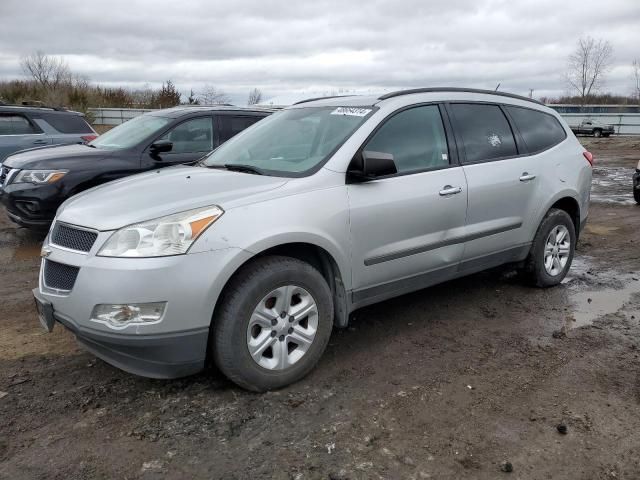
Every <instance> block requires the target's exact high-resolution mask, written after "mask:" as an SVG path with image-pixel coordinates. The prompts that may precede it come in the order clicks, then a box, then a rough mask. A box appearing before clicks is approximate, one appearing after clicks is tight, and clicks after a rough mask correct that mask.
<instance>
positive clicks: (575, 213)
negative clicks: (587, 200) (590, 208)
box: [538, 192, 581, 239]
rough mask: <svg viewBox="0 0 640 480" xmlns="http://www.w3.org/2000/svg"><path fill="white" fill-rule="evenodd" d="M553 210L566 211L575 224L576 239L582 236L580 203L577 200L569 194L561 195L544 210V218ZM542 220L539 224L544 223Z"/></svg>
mask: <svg viewBox="0 0 640 480" xmlns="http://www.w3.org/2000/svg"><path fill="white" fill-rule="evenodd" d="M552 208H557V209H559V210H564V211H565V212H567V214H568V215H569V217H571V221H572V222H573V226H574V228H575V232H576V239H577V238H579V236H580V223H581V222H580V218H581V217H580V203H579V202H578V200H577V198H576V197H575V196H574V195H572V194H568V193H566V192H565V193H564V194H561V195H559V196H558V197H557V198H555V199H553V200H552V202H551V204H550V205H549V206H548V207H547V208H546V209H545V210H544V213H543V215H542V218H544V216H545V215H546V214H547V213H548V212H549V210H551V209H552ZM542 218H540V220H539V222H538V224H539V223H540V222H541V221H542Z"/></svg>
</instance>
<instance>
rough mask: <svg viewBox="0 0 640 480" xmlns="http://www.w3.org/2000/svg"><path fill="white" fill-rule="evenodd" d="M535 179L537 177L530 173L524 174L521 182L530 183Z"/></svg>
mask: <svg viewBox="0 0 640 480" xmlns="http://www.w3.org/2000/svg"><path fill="white" fill-rule="evenodd" d="M534 178H536V176H535V175H531V174H529V172H524V173H523V174H522V175H521V176H520V181H521V182H529V181H531V180H533V179H534Z"/></svg>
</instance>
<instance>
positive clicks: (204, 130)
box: [159, 117, 213, 153]
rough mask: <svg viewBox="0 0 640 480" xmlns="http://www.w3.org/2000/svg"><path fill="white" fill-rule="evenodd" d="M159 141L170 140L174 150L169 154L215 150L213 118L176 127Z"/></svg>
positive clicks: (197, 119) (195, 120) (188, 121)
mask: <svg viewBox="0 0 640 480" xmlns="http://www.w3.org/2000/svg"><path fill="white" fill-rule="evenodd" d="M159 140H169V141H170V142H172V143H173V148H172V149H171V151H170V152H169V153H197V152H204V153H206V152H210V151H211V150H213V123H212V119H211V117H200V118H194V119H192V120H187V121H186V122H182V123H181V124H179V125H178V126H176V127H175V128H174V129H173V130H171V131H169V133H167V134H165V135H164V136H163V137H162V138H160V139H159Z"/></svg>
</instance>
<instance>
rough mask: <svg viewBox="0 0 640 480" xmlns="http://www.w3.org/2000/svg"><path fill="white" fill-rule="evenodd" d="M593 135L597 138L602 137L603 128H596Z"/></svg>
mask: <svg viewBox="0 0 640 480" xmlns="http://www.w3.org/2000/svg"><path fill="white" fill-rule="evenodd" d="M593 136H594V137H596V138H600V137H601V136H602V130H598V129H595V130H594V131H593Z"/></svg>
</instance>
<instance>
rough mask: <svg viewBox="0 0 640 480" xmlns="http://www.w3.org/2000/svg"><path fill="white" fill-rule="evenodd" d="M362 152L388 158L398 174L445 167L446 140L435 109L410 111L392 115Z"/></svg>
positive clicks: (427, 108) (447, 160) (435, 107)
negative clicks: (383, 154)
mask: <svg viewBox="0 0 640 480" xmlns="http://www.w3.org/2000/svg"><path fill="white" fill-rule="evenodd" d="M364 150H369V151H373V152H383V153H390V154H392V155H393V159H394V160H395V162H396V167H397V169H398V173H406V172H412V171H419V170H426V169H430V168H439V167H445V166H447V165H449V153H448V149H447V137H446V135H445V132H444V126H443V125H442V117H441V116H440V110H439V109H438V107H437V106H436V105H426V106H423V107H415V108H410V109H408V110H404V111H402V112H400V113H398V114H396V115H394V116H393V117H391V118H390V119H389V120H387V121H386V123H384V124H383V125H382V127H380V129H379V130H378V131H377V132H376V133H375V134H374V136H373V137H372V138H371V139H370V140H369V142H368V143H367V145H366V146H365V148H364Z"/></svg>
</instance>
